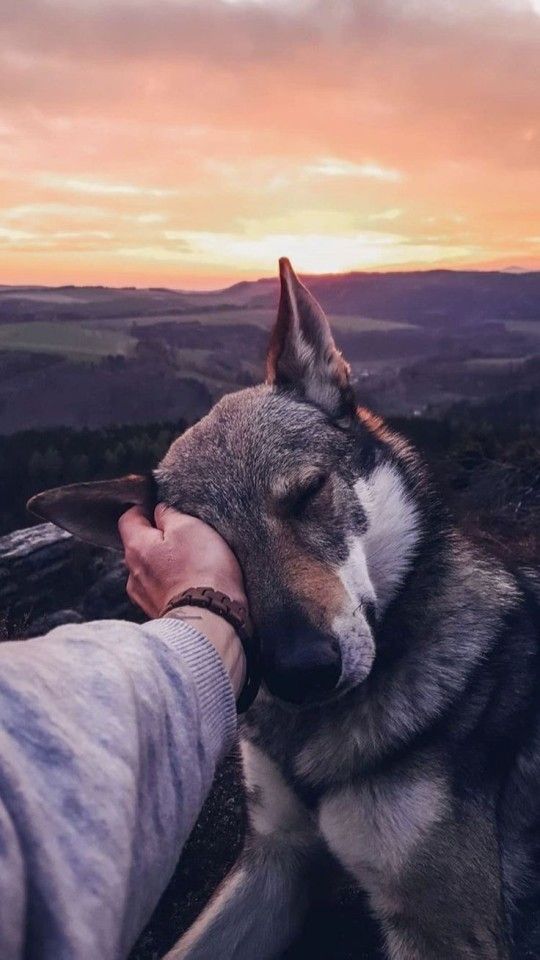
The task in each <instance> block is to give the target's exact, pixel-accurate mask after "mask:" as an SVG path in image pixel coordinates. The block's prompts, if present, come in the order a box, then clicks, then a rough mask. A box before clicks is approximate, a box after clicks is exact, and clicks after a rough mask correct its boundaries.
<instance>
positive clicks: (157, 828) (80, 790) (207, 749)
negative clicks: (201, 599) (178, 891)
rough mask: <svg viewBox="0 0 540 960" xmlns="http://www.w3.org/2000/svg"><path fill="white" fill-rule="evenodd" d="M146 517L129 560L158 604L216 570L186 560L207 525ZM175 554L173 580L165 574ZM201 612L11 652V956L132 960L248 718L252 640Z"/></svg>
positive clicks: (3, 706) (3, 866)
mask: <svg viewBox="0 0 540 960" xmlns="http://www.w3.org/2000/svg"><path fill="white" fill-rule="evenodd" d="M185 519H186V520H191V519H192V518H185ZM138 520H139V518H137V517H133V516H132V517H131V518H129V519H128V521H127V523H128V533H127V534H126V539H127V540H128V541H129V544H130V548H129V566H130V569H131V571H132V576H133V571H135V576H136V581H137V592H138V594H139V596H140V600H139V602H140V605H141V606H143V607H144V608H146V609H147V612H149V613H150V612H151V607H152V605H153V604H154V602H155V603H156V604H159V603H161V600H162V597H161V593H163V592H164V593H165V594H166V593H167V591H168V590H169V589H171V590H172V591H174V590H177V589H179V588H180V589H182V587H183V586H184V582H183V580H184V579H186V578H187V580H188V581H189V584H190V585H197V583H195V582H193V577H195V576H196V575H197V574H198V573H200V575H201V576H204V577H205V578H206V577H207V576H209V575H210V573H212V570H208V571H207V570H198V569H197V564H196V563H192V564H191V567H190V566H189V563H186V553H187V554H189V549H188V548H187V547H186V544H187V545H189V542H190V539H191V540H192V539H193V538H192V536H187V533H189V532H190V531H191V534H192V533H193V530H191V527H190V525H189V524H188V525H187V526H186V525H182V524H178V515H176V516H172V515H171V514H166V513H165V514H158V516H157V517H156V522H157V523H159V522H160V521H162V526H163V527H164V528H165V529H160V528H159V527H157V528H154V527H152V526H151V525H150V524H148V529H147V528H146V523H147V521H145V523H142V522H141V523H139V522H138ZM168 520H172V526H173V527H174V528H175V531H176V532H175V533H173V534H171V535H170V536H169V534H168V533H167V523H168ZM131 521H133V524H131ZM193 522H197V521H193ZM143 527H144V537H143V540H144V547H142V546H141V548H139V547H138V546H137V538H138V536H139V532H140V530H141V529H142V528H143ZM201 527H203V525H202V524H201ZM204 530H205V531H207V530H209V528H204ZM209 532H210V534H211V536H212V537H217V534H215V533H214V532H213V531H209ZM124 533H125V524H124ZM197 534H198V537H197V541H198V547H199V548H200V544H201V536H202V537H203V538H204V536H205V533H204V531H202V532H201V530H197ZM154 535H155V536H156V537H158V538H159V539H160V540H161V541H162V543H163V545H162V546H161V547H160V545H159V542H158V541H157V540H156V542H155V544H154V546H153V547H152V544H151V542H150V537H151V536H154ZM186 536H187V539H186ZM145 538H146V539H145ZM182 544H183V546H182ZM207 548H208V549H207V550H206V551H204V550H203V551H202V552H203V555H204V554H205V555H206V556H207V557H208V556H209V555H210V553H211V550H210V547H209V545H208V543H207ZM190 549H191V548H190ZM182 550H184V553H182ZM139 553H141V556H142V554H144V556H145V557H148V556H150V557H151V569H152V577H150V573H148V572H146V571H147V570H148V569H149V568H147V567H145V564H146V563H147V560H145V561H144V563H143V562H142V560H140V562H139V559H138V557H139ZM191 553H193V550H191ZM199 553H200V549H199ZM173 557H175V560H174V562H173ZM163 558H165V559H166V560H167V563H166V564H165V566H166V567H168V568H169V569H170V577H169V579H167V576H166V575H165V573H162V574H161V575H160V576H158V577H157V579H156V578H155V572H156V565H159V562H160V559H163ZM218 566H219V565H218ZM213 573H214V575H216V570H215V569H213ZM152 578H154V579H152ZM173 581H174V582H173ZM164 582H166V584H165V586H164ZM185 585H187V583H186V584H185ZM216 587H217V588H221V589H222V590H223V591H224V592H225V584H224V583H223V585H222V583H221V582H216ZM237 588H238V589H241V578H240V581H239V584H237ZM132 589H134V588H132ZM227 589H229V590H230V589H232V587H231V585H228V586H227ZM160 591H161V593H160ZM164 602H166V597H165V601H164ZM199 612H200V613H201V614H202V618H201V620H198V621H190V620H184V619H182V617H183V616H184V614H186V613H188V609H187V608H186V610H185V611H182V610H179V611H178V614H177V615H176V618H173V617H170V618H169V617H168V618H164V619H162V620H156V619H154V620H151V621H150V622H148V623H147V624H144V625H142V626H137V625H135V624H129V623H124V622H120V621H101V622H96V623H89V624H81V625H76V626H64V627H59V628H57V629H56V630H53V631H52V632H51V633H49V634H48V635H47V636H45V637H42V638H39V639H35V640H28V641H17V642H12V643H5V644H3V645H2V646H1V647H0V954H1V956H2V958H3V960H19V958H22V957H23V956H24V957H30V956H32V957H35V958H39V960H57V958H58V957H60V956H66V957H67V956H69V957H70V958H71V960H95V958H96V957H99V958H100V960H109V958H110V960H113V958H114V960H118V958H119V957H122V956H125V955H126V954H127V952H128V951H129V948H130V947H131V945H132V944H133V942H134V940H135V939H136V937H137V935H138V934H139V932H140V930H141V929H142V927H143V926H144V924H145V923H146V922H147V920H148V919H149V917H150V914H151V912H152V910H153V908H154V906H155V905H156V903H157V900H158V899H159V896H160V895H161V893H162V891H163V889H164V887H165V886H166V884H167V882H168V880H169V878H170V877H171V875H172V873H173V870H174V868H175V865H176V863H177V861H178V858H179V855H180V852H181V850H182V847H183V845H184V842H185V840H186V839H187V837H188V835H189V833H190V831H191V829H192V827H193V825H194V822H195V820H196V818H197V815H198V813H199V810H200V807H201V805H202V803H203V801H204V799H205V797H206V795H207V793H208V791H209V788H210V786H211V783H212V779H213V776H214V772H215V768H216V765H217V763H218V762H219V760H220V759H221V757H222V756H223V755H224V754H225V753H226V751H227V750H228V749H229V747H230V745H231V743H232V740H233V738H234V735H235V729H236V710H235V699H234V692H233V687H234V688H235V689H236V690H239V688H240V687H241V684H242V676H243V669H244V668H243V659H242V650H241V646H240V644H239V641H238V640H237V638H236V637H235V636H234V631H233V630H232V628H231V627H230V626H229V625H228V624H226V623H225V622H224V621H222V620H221V619H220V618H218V617H216V616H215V615H214V614H211V613H209V612H207V611H194V610H190V611H189V613H190V614H192V613H199ZM204 631H206V634H207V636H203V635H202V634H203V632H204Z"/></svg>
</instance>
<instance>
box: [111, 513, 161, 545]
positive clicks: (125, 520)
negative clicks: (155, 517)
mask: <svg viewBox="0 0 540 960" xmlns="http://www.w3.org/2000/svg"><path fill="white" fill-rule="evenodd" d="M118 532H119V534H120V537H121V540H122V543H123V545H124V550H127V549H128V548H129V547H132V546H133V545H135V544H137V545H138V544H140V543H142V542H145V543H149V542H150V541H151V542H153V541H154V539H155V535H156V530H155V527H153V526H152V524H151V523H150V520H149V519H148V517H147V516H146V514H145V512H144V510H143V509H142V507H139V506H135V507H130V509H129V510H126V512H125V513H123V514H122V516H121V517H120V519H119V521H118Z"/></svg>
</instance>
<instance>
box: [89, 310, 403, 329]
mask: <svg viewBox="0 0 540 960" xmlns="http://www.w3.org/2000/svg"><path fill="white" fill-rule="evenodd" d="M275 319H276V311H275V310H273V309H270V308H268V309H267V308H263V307H261V308H253V309H248V310H241V309H234V308H233V309H231V310H213V309H212V308H211V307H209V308H208V312H204V313H175V314H170V313H169V314H166V313H162V314H159V315H157V316H151V317H146V316H144V314H139V315H138V316H132V317H110V318H107V317H103V318H100V319H99V320H91V321H90V322H89V326H91V327H93V328H99V329H101V328H104V327H105V328H110V329H113V330H124V329H125V328H126V327H130V326H131V324H133V323H138V324H144V325H145V326H152V325H154V324H157V323H179V324H180V323H197V322H199V323H201V324H204V326H214V325H216V324H222V323H235V324H236V323H245V324H250V325H251V326H257V327H261V328H262V329H263V330H268V329H269V328H270V327H271V326H272V324H273V323H274V321H275ZM329 319H330V323H331V324H332V326H333V327H335V328H336V329H337V330H346V331H349V332H350V331H353V332H354V331H357V332H358V333H368V332H370V331H373V330H385V331H386V330H403V329H409V330H411V329H415V325H414V324H412V323H398V322H397V321H394V320H380V319H377V318H375V317H359V316H355V315H352V314H350V315H349V314H340V313H337V314H330V316H329Z"/></svg>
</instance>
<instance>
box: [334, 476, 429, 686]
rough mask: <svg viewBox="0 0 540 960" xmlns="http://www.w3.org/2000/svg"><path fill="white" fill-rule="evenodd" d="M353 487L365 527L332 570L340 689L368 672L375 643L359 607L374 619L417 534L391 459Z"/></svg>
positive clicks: (401, 573) (393, 586)
mask: <svg viewBox="0 0 540 960" xmlns="http://www.w3.org/2000/svg"><path fill="white" fill-rule="evenodd" d="M354 489H355V493H356V496H357V497H358V500H359V502H360V505H361V507H362V510H363V511H364V514H365V516H366V518H367V529H366V531H365V533H362V534H358V535H356V536H354V537H353V538H352V540H351V546H350V552H349V556H348V557H347V560H346V561H345V563H343V564H342V565H341V566H340V567H339V569H338V571H337V573H338V576H339V578H340V580H341V582H342V584H343V586H344V588H345V593H346V597H347V600H346V601H345V607H344V609H343V611H342V612H341V613H340V614H339V616H338V617H336V618H335V620H334V622H333V624H332V630H333V632H334V634H335V635H336V636H337V637H338V638H339V644H340V648H341V658H342V676H341V680H340V685H339V687H340V690H341V691H345V690H347V689H350V688H352V687H354V686H356V685H357V684H359V683H361V682H362V681H363V680H365V678H366V677H367V676H368V674H369V672H370V670H371V667H372V665H373V661H374V659H375V643H374V640H373V634H372V631H371V627H370V624H369V623H368V621H367V619H366V616H365V610H366V608H367V607H368V606H369V605H371V606H372V607H373V608H374V610H375V612H376V616H377V617H380V616H381V615H382V614H383V613H384V611H385V609H386V608H387V606H388V604H389V603H390V602H391V600H392V599H393V597H394V596H395V594H396V592H397V590H398V589H399V587H400V586H401V584H402V582H403V579H404V577H405V574H406V572H407V570H408V569H409V565H410V562H411V559H412V554H413V551H414V548H415V546H416V543H417V541H418V536H419V529H418V528H419V518H418V512H417V508H416V506H415V504H414V502H413V501H412V499H411V498H410V496H409V495H408V494H407V491H406V489H405V485H404V482H403V480H402V478H401V476H400V474H399V472H398V470H397V469H396V467H395V466H393V465H392V464H391V463H382V464H380V465H379V466H377V467H376V468H375V469H374V471H373V473H372V474H371V475H370V476H369V477H368V478H367V479H364V478H359V479H358V480H357V481H356V483H355V487H354Z"/></svg>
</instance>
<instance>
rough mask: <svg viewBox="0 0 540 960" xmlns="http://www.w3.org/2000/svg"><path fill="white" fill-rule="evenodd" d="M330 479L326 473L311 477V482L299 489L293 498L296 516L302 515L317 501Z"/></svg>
mask: <svg viewBox="0 0 540 960" xmlns="http://www.w3.org/2000/svg"><path fill="white" fill-rule="evenodd" d="M327 480H328V477H327V476H326V475H325V474H324V473H318V474H315V475H314V476H312V477H310V479H309V481H308V482H307V483H305V484H304V485H303V486H302V487H300V488H298V489H297V490H296V491H295V493H294V496H293V498H292V507H293V510H294V512H295V513H296V514H301V513H302V512H303V511H304V510H306V509H307V507H308V506H309V505H310V503H311V502H312V501H313V500H314V499H315V497H316V496H317V494H319V493H320V492H321V491H322V489H323V488H324V486H325V485H326V482H327Z"/></svg>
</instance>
